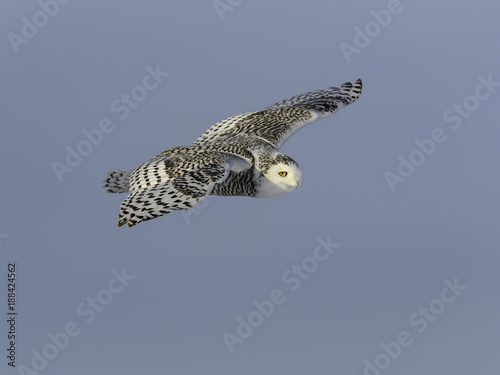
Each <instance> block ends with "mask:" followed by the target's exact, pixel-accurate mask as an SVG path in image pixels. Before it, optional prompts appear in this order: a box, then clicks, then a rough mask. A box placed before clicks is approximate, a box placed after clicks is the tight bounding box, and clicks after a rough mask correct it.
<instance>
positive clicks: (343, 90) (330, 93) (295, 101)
mask: <svg viewBox="0 0 500 375" xmlns="http://www.w3.org/2000/svg"><path fill="white" fill-rule="evenodd" d="M361 88H362V83H361V80H360V79H358V80H357V81H355V82H354V84H352V83H350V82H346V83H344V84H342V85H341V86H340V88H337V87H330V88H329V89H327V90H316V91H311V92H308V93H305V94H300V95H296V96H293V97H291V98H288V99H285V100H282V101H280V102H278V103H275V104H273V105H272V106H270V107H267V108H266V109H264V110H262V111H256V112H247V113H242V114H239V115H236V116H232V117H229V118H227V119H225V120H222V121H219V122H218V123H216V124H215V125H213V126H212V127H210V128H209V129H208V130H207V131H206V132H205V133H204V134H203V135H201V136H200V137H199V138H198V139H197V140H196V141H195V142H194V143H193V144H194V145H199V144H206V143H209V142H217V141H222V140H224V139H228V138H231V137H234V136H241V135H245V136H249V137H255V138H259V139H262V140H265V141H267V142H268V143H270V144H271V145H272V146H273V147H275V148H276V149H279V148H280V147H281V146H282V145H283V143H285V142H286V141H287V140H288V138H290V137H291V136H292V135H293V134H294V133H295V132H296V131H298V130H299V129H300V128H302V127H303V126H305V125H307V124H310V123H311V122H313V121H315V120H317V119H319V118H323V117H326V116H329V115H332V114H334V113H335V112H337V110H338V109H340V108H343V107H345V106H347V105H349V104H351V103H353V102H355V101H356V100H357V99H358V98H359V96H360V95H361Z"/></svg>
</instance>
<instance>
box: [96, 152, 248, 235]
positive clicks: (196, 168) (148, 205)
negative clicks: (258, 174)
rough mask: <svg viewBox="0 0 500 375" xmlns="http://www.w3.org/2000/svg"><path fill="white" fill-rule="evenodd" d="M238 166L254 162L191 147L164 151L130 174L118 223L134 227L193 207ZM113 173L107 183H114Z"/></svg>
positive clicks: (232, 155) (108, 184)
mask: <svg viewBox="0 0 500 375" xmlns="http://www.w3.org/2000/svg"><path fill="white" fill-rule="evenodd" d="M235 166H236V167H237V168H239V169H240V170H241V169H243V168H245V167H246V168H249V167H250V166H251V163H250V162H249V161H248V160H246V159H245V158H244V157H239V156H236V155H234V154H229V153H224V152H216V151H200V150H197V151H194V150H192V148H189V147H184V148H182V147H180V148H177V149H172V150H168V151H165V152H164V153H163V154H161V155H158V156H156V157H155V158H153V159H151V160H150V161H149V162H147V163H144V164H141V165H140V166H138V167H137V168H135V169H134V170H133V171H132V172H131V173H130V174H129V176H128V178H129V180H128V190H129V191H130V192H131V193H130V194H129V195H128V197H127V198H126V199H125V201H123V203H122V204H121V207H120V214H119V219H118V226H119V227H121V226H122V225H125V224H128V226H129V227H132V226H134V225H136V224H138V223H140V222H142V221H146V220H150V219H154V218H156V217H158V216H162V215H165V214H167V213H169V212H171V211H174V210H187V209H189V208H191V207H193V206H194V205H195V204H197V203H198V202H200V201H201V200H202V199H204V198H205V197H206V196H207V195H209V194H210V192H211V191H212V189H213V187H214V185H215V184H216V183H220V182H223V181H224V180H225V179H226V177H227V176H228V174H229V171H230V170H231V169H232V168H233V169H234V168H235ZM242 166H243V167H242ZM113 173H114V172H111V173H110V176H111V177H110V178H108V180H106V182H107V185H105V186H112V182H110V179H112V177H113V176H112V175H113ZM111 192H113V191H111Z"/></svg>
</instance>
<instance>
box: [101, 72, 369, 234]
mask: <svg viewBox="0 0 500 375" xmlns="http://www.w3.org/2000/svg"><path fill="white" fill-rule="evenodd" d="M360 94H361V80H359V79H358V80H357V81H356V82H354V84H351V83H344V84H343V85H341V86H340V88H336V87H330V88H329V89H327V90H316V91H312V92H308V93H305V94H301V95H297V96H293V97H291V98H289V99H285V100H282V101H280V102H278V103H275V104H273V105H272V106H270V107H267V108H266V109H264V110H261V111H256V112H247V113H243V114H239V115H236V116H232V117H229V118H228V119H225V120H223V121H220V122H218V123H216V124H215V125H213V126H212V127H210V128H209V129H208V130H207V131H206V132H205V133H204V134H203V135H201V136H200V137H199V138H198V139H197V140H196V141H195V142H194V143H193V144H192V145H190V146H182V147H174V148H172V149H169V150H166V151H164V152H162V153H161V154H160V155H158V156H156V157H154V158H153V159H151V160H150V161H148V162H146V163H144V164H141V165H139V166H138V167H137V168H135V169H134V170H132V171H126V170H114V171H113V172H110V173H109V177H108V178H107V179H106V180H105V185H104V187H107V188H108V192H110V193H126V192H129V193H130V194H129V196H128V197H127V198H126V199H125V201H123V203H122V204H121V208H120V214H119V219H118V226H122V225H125V224H127V225H128V226H129V227H131V226H134V225H136V224H138V223H140V222H142V221H146V220H150V219H153V218H155V217H158V216H162V215H165V214H167V213H169V212H171V211H174V210H185V209H189V208H191V207H193V206H194V205H195V204H197V203H198V202H200V201H201V200H202V199H203V198H205V197H206V196H207V195H225V196H233V195H240V196H250V197H258V198H260V197H273V196H278V195H282V194H285V193H287V192H288V191H291V190H293V189H295V188H297V187H298V186H299V185H300V182H301V180H302V175H301V171H300V169H299V167H298V165H297V163H296V162H295V161H294V160H293V159H291V158H290V157H288V156H286V155H284V154H282V153H280V152H279V151H278V149H279V148H280V147H281V146H282V145H283V143H284V142H285V141H286V140H287V139H288V138H289V137H290V136H291V135H292V134H293V133H295V132H296V131H297V130H299V129H300V128H302V127H303V126H305V125H307V124H309V123H311V122H313V121H315V120H317V119H319V118H323V117H325V116H328V115H331V114H333V113H335V112H336V111H337V110H338V109H340V108H342V107H345V106H346V105H349V104H351V103H353V102H354V101H356V99H357V98H358V97H359V96H360Z"/></svg>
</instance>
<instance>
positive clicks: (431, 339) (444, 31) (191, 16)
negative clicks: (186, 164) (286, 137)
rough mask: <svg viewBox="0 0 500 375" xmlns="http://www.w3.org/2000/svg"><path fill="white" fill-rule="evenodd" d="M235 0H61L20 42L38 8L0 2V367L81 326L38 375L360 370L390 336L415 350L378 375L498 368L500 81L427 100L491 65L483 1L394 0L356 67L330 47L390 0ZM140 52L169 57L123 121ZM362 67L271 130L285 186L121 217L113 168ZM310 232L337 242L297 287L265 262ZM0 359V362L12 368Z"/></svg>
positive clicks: (26, 358)
mask: <svg viewBox="0 0 500 375" xmlns="http://www.w3.org/2000/svg"><path fill="white" fill-rule="evenodd" d="M393 1H394V0H393ZM224 2H225V3H227V2H226V1H224ZM232 3H233V4H234V5H235V6H231V8H233V9H232V10H231V11H227V12H226V13H224V14H223V18H224V19H223V20H221V18H220V17H219V15H218V14H217V12H216V10H215V9H214V5H213V3H212V1H210V0H205V1H201V0H198V1H183V2H181V1H178V2H173V1H170V2H160V1H142V2H140V4H138V2H131V1H129V2H123V1H116V0H115V1H106V2H85V1H79V0H73V1H71V2H70V3H69V4H67V5H60V9H59V12H58V13H57V14H56V15H55V16H54V17H53V18H50V19H49V20H48V23H47V25H46V26H44V27H42V28H40V30H39V32H38V34H37V35H36V36H34V37H33V38H32V39H29V40H28V43H27V44H21V45H20V46H19V52H18V53H15V51H14V49H13V47H12V45H11V43H10V42H9V40H8V37H7V35H8V33H9V32H13V33H16V34H21V26H22V24H23V23H22V17H27V18H28V19H32V17H33V16H34V15H35V13H36V12H37V11H40V9H41V8H40V5H38V3H37V2H35V1H22V2H19V1H15V0H4V1H2V3H1V5H0V14H1V16H0V18H1V20H2V22H1V26H0V36H1V44H0V48H1V51H2V53H1V57H0V59H1V72H0V95H1V111H0V121H1V126H2V128H1V129H2V135H1V137H0V154H1V177H0V183H1V192H2V194H1V195H0V210H1V215H0V233H1V234H3V235H1V236H2V238H0V240H1V241H2V242H1V243H0V277H1V280H0V285H2V290H1V293H0V298H1V299H0V312H1V316H0V319H1V321H2V324H1V330H0V347H1V348H2V353H4V354H5V352H6V350H5V349H6V348H7V346H8V340H7V325H6V322H5V321H6V319H7V315H6V313H7V295H6V286H5V284H6V279H7V263H8V262H9V261H15V262H16V264H17V278H18V282H17V293H18V295H17V307H18V312H19V315H18V322H17V330H18V332H17V333H18V340H17V350H18V352H17V364H18V365H21V364H22V365H24V366H27V367H28V366H29V367H31V360H32V357H33V354H32V350H33V349H35V350H37V351H39V352H41V351H42V349H43V347H44V345H46V344H48V343H50V342H51V341H50V340H49V338H48V337H47V334H49V333H50V332H52V333H56V332H59V331H61V330H63V329H64V326H65V325H66V323H68V322H70V321H74V322H76V323H77V324H78V326H79V327H80V328H81V333H80V334H79V335H78V336H77V337H75V338H72V339H71V341H70V343H69V344H68V346H67V347H66V348H65V349H63V350H61V351H60V352H59V353H58V355H57V356H56V358H54V359H53V360H50V361H48V365H47V367H46V368H45V369H44V370H43V371H41V372H40V373H42V374H54V375H55V374H89V373H93V374H152V373H163V374H174V375H177V374H178V375H184V374H186V375H188V374H189V375H191V374H347V375H350V374H356V375H358V374H362V373H363V371H364V369H365V362H364V360H365V359H367V360H369V361H371V362H373V361H374V359H375V358H376V356H377V355H379V353H381V352H382V349H381V347H380V343H381V342H384V343H388V342H390V341H394V340H396V337H397V335H398V334H399V333H400V332H401V331H407V332H408V333H409V334H410V335H411V337H412V339H413V341H412V344H411V345H410V346H408V347H404V348H403V349H402V352H401V354H400V355H399V357H398V358H396V359H393V360H391V363H390V365H389V367H388V368H387V369H385V370H383V371H381V373H384V374H452V373H453V374H492V375H493V374H497V371H498V367H499V365H500V359H499V358H500V357H499V356H498V353H499V350H500V340H499V327H500V324H499V316H500V303H499V301H498V285H499V282H500V277H499V272H498V262H499V260H500V257H499V255H498V251H499V243H500V241H499V239H498V238H499V237H498V224H499V209H500V204H499V199H498V183H499V178H498V158H499V156H500V153H499V147H498V139H499V136H500V131H499V130H498V127H499V125H500V123H499V120H498V116H497V111H498V103H499V98H500V88H499V89H497V90H498V91H496V92H493V93H492V94H491V96H490V98H489V99H487V100H483V101H480V103H479V108H478V109H477V110H476V111H474V112H472V113H470V116H469V117H468V118H467V119H464V120H463V123H462V126H461V127H460V128H458V129H456V130H453V129H452V128H451V125H453V123H447V122H445V121H444V120H443V114H444V113H445V112H446V111H447V110H448V109H450V108H452V106H453V104H454V103H463V101H464V99H466V98H467V97H468V96H470V95H474V94H475V90H476V87H477V86H478V84H479V81H478V77H479V76H483V77H485V78H487V77H488V76H489V75H492V77H493V80H494V81H500V69H499V58H500V52H499V49H498V35H499V32H500V27H499V26H498V25H499V24H498V14H499V12H500V6H499V5H498V2H496V1H493V0H490V1H486V0H483V1H475V2H469V1H451V0H446V1H440V2H435V1H430V0H427V1H415V0H414V1H410V0H402V1H401V3H400V6H399V8H398V9H400V10H401V9H402V11H401V12H399V13H398V14H395V15H393V16H392V19H391V21H390V22H389V24H388V25H387V26H386V27H384V28H381V30H380V33H379V35H377V36H374V37H373V38H371V42H370V43H369V45H368V46H367V47H366V48H362V49H360V53H358V54H353V55H352V56H351V60H352V61H351V62H350V63H349V62H348V61H347V59H346V58H345V56H344V54H343V53H342V50H341V48H340V44H341V43H342V42H345V43H349V44H351V45H354V36H355V31H354V28H355V27H359V28H360V29H364V28H365V26H366V25H367V23H368V22H370V21H372V20H373V16H372V15H371V13H370V11H371V10H375V11H380V10H382V9H386V7H387V4H388V2H387V1H385V0H384V1H369V2H368V1H348V2H347V1H325V0H323V1H321V0H313V1H284V0H281V1H273V2H270V1H265V0H254V1H250V0H248V1H236V0H233V1H232ZM41 17H43V16H41ZM41 20H42V21H43V19H41ZM371 25H372V26H373V24H371ZM373 27H375V26H373ZM157 64H159V66H160V69H161V70H162V71H164V72H169V73H170V75H169V76H168V77H167V78H164V80H163V82H162V83H161V84H160V85H159V86H158V87H157V88H156V89H155V90H152V91H149V92H148V96H147V98H146V99H145V100H144V101H143V102H141V103H139V105H138V107H137V108H135V109H134V110H132V111H131V112H130V115H129V116H127V117H126V118H125V119H123V120H120V119H119V118H118V114H117V113H113V112H112V111H111V109H110V105H111V103H112V102H113V101H114V100H116V99H117V98H120V95H121V94H122V93H129V94H130V91H131V90H132V89H133V88H134V87H135V86H136V85H138V84H141V81H142V79H143V77H144V76H145V74H146V73H147V72H146V67H147V66H151V67H152V68H154V67H156V65H157ZM358 77H361V78H362V79H363V83H364V90H363V94H362V96H361V98H360V99H359V101H358V102H356V103H354V104H353V105H352V106H350V107H348V108H345V109H343V110H342V111H340V112H339V113H337V114H336V115H335V116H332V117H329V118H327V119H324V120H321V121H319V122H317V123H314V124H313V125H311V126H309V127H307V128H306V129H303V130H301V131H300V133H299V134H297V135H295V136H294V137H293V138H291V140H290V141H289V142H288V143H287V144H286V145H285V146H284V147H283V148H282V151H283V152H284V153H286V154H288V155H290V156H291V157H293V158H294V159H295V160H297V162H298V163H299V164H300V165H301V168H302V170H303V175H304V182H303V184H302V186H301V187H300V189H298V190H297V191H294V192H292V193H290V194H288V195H286V196H284V197H280V198H276V199H268V200H266V199H262V200H256V199H250V198H233V197H231V198H220V197H210V198H209V200H208V202H209V203H208V205H205V206H204V208H201V209H199V210H198V211H196V213H197V214H194V213H191V214H190V215H189V216H188V215H186V214H184V215H182V214H181V213H179V212H175V213H172V214H169V215H167V216H165V217H162V218H159V219H155V220H152V221H149V222H147V223H143V224H140V225H138V226H137V227H134V228H132V229H128V228H117V227H116V222H117V215H118V209H119V205H120V203H121V201H122V199H123V198H124V196H123V195H110V194H106V193H105V191H104V189H102V188H101V186H102V180H103V179H104V178H105V176H106V173H107V172H108V171H110V170H113V169H115V168H120V169H128V168H133V167H135V166H136V165H137V164H140V163H141V162H144V161H146V160H148V159H149V158H150V157H152V156H154V155H156V154H157V153H160V152H161V151H162V150H164V149H167V148H170V147H174V146H179V145H185V144H189V143H191V142H192V141H193V140H194V139H195V138H196V137H197V136H198V135H200V134H201V133H202V132H203V131H204V130H205V129H206V128H208V127H209V126H210V125H211V124H213V123H215V122H216V121H218V120H221V119H223V118H225V117H228V116H230V115H233V114H237V113H241V112H246V111H251V110H257V109H261V108H264V107H266V106H268V105H270V104H272V103H274V102H276V101H278V100H281V99H283V98H286V97H289V96H291V95H294V94H298V93H301V92H304V91H308V90H313V89H318V88H326V87H329V86H338V85H340V84H341V83H343V82H345V81H353V80H355V79H356V78H358ZM486 92H487V91H484V90H483V91H481V93H483V94H484V93H486ZM470 103H473V101H472V102H470ZM103 118H109V119H111V120H112V121H113V124H114V125H115V128H114V131H113V132H112V133H109V134H105V135H104V139H103V140H102V142H101V143H100V144H99V145H98V146H96V147H94V149H93V150H92V152H91V153H90V154H89V155H88V156H86V157H84V158H83V160H82V162H81V164H80V165H78V166H77V167H76V168H74V170H73V171H72V172H71V173H65V174H64V175H63V181H62V182H59V181H58V179H57V177H56V175H55V173H54V171H53V169H52V166H51V164H52V163H53V162H60V163H64V159H65V156H66V153H67V152H66V150H65V147H66V146H70V147H72V148H76V146H77V144H78V143H79V142H80V141H82V140H84V139H85V137H84V136H83V135H82V131H83V130H84V129H86V130H90V129H93V128H97V127H98V125H99V122H100V121H101V119H103ZM435 128H442V129H443V130H444V131H445V133H446V135H447V137H448V138H447V141H446V142H444V143H442V144H438V145H437V147H436V150H435V152H434V153H433V154H432V155H430V156H428V157H426V159H425V161H424V162H423V164H422V165H420V166H419V167H417V168H416V169H415V171H414V173H413V174H412V175H411V176H410V177H409V178H408V179H407V180H406V181H405V182H403V183H398V184H397V185H396V186H395V187H396V190H395V192H391V190H390V189H389V187H388V184H387V182H386V180H385V178H384V173H385V172H386V171H390V172H393V173H396V172H397V168H398V164H399V161H398V156H399V155H403V157H405V158H406V159H407V158H408V156H409V154H410V153H411V152H412V151H413V150H415V149H416V148H417V147H416V145H415V143H414V140H415V138H418V139H420V140H422V139H424V138H429V137H430V136H431V133H432V131H433V130H434V129H435ZM328 236H330V238H331V240H332V241H333V242H336V243H339V244H340V247H339V248H338V249H337V250H336V252H335V254H334V255H333V256H332V257H331V258H329V259H328V260H327V261H325V262H323V263H320V264H319V267H318V269H317V271H315V272H313V273H312V274H311V275H310V277H309V278H308V279H307V280H304V281H303V282H302V284H301V286H300V288H299V289H298V290H296V291H291V290H290V289H289V285H286V284H284V283H283V281H282V279H281V278H282V275H283V273H284V272H285V271H286V270H287V269H290V267H291V266H292V265H294V264H301V262H302V261H303V260H304V259H305V258H306V257H308V256H311V255H312V254H313V251H314V249H315V247H316V246H317V242H316V238H317V237H321V238H323V239H326V238H327V237H328ZM123 267H125V270H126V272H127V273H128V274H130V275H133V276H135V279H134V280H132V281H130V283H129V285H128V286H127V287H125V289H124V290H123V292H122V293H119V294H115V295H114V296H113V297H114V298H113V300H112V301H111V303H110V304H109V305H107V306H106V307H105V308H104V310H103V311H101V312H98V313H97V314H96V316H95V319H94V320H93V321H92V322H90V323H89V324H86V323H85V322H84V317H82V316H79V315H78V314H77V312H76V309H77V306H78V305H79V304H80V303H82V302H83V303H85V301H86V299H87V298H88V297H96V295H97V293H98V292H99V291H101V290H102V289H104V288H106V287H107V285H108V281H109V280H110V279H111V278H112V277H113V276H112V274H111V271H112V270H113V269H115V270H117V271H120V272H121V270H122V268H123ZM455 278H458V282H459V283H460V284H464V285H466V286H467V289H466V290H465V291H463V292H462V294H461V295H460V296H459V297H457V298H456V300H455V301H454V302H453V303H450V304H448V305H446V309H445V311H444V312H443V313H442V314H441V315H439V316H437V318H436V319H435V321H434V322H432V323H429V326H428V327H427V330H426V331H425V332H423V333H421V334H419V333H418V332H417V330H416V327H415V326H412V325H411V324H410V323H409V321H408V318H409V316H410V315H411V314H413V313H414V312H417V311H418V309H419V307H428V306H429V304H430V303H431V301H433V299H435V298H439V297H440V293H441V290H442V289H443V288H444V287H445V284H443V281H444V280H445V279H448V280H450V281H453V280H454V279H455ZM273 289H281V290H282V291H283V293H284V294H285V296H286V301H285V302H284V303H283V304H282V305H279V306H276V307H275V311H274V313H273V314H272V315H271V316H270V317H269V318H265V321H264V324H263V325H262V326H261V327H258V328H256V329H255V330H254V332H253V334H252V336H251V337H250V338H248V339H246V340H244V342H243V344H237V345H236V346H235V352H234V353H233V354H230V352H229V350H228V348H227V346H226V344H225V343H224V340H223V338H222V335H223V333H224V332H230V333H232V334H235V333H236V332H235V331H236V327H237V322H236V319H237V317H238V316H241V317H243V318H246V317H247V316H248V314H249V313H251V312H252V311H253V310H255V307H254V305H253V304H252V302H253V301H254V300H259V301H260V300H263V299H268V298H269V295H270V293H271V291H272V290H273ZM4 348H5V349H4ZM1 357H2V359H1V360H0V369H1V371H0V372H1V373H2V374H3V373H5V374H16V373H18V371H17V370H14V369H11V368H10V367H9V366H8V365H7V359H6V358H5V356H4V355H2V356H1ZM21 373H22V372H21ZM368 373H370V374H372V373H373V372H368Z"/></svg>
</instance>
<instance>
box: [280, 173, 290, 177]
mask: <svg viewBox="0 0 500 375" xmlns="http://www.w3.org/2000/svg"><path fill="white" fill-rule="evenodd" d="M287 174H288V172H280V173H279V175H280V176H281V177H286V175H287Z"/></svg>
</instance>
